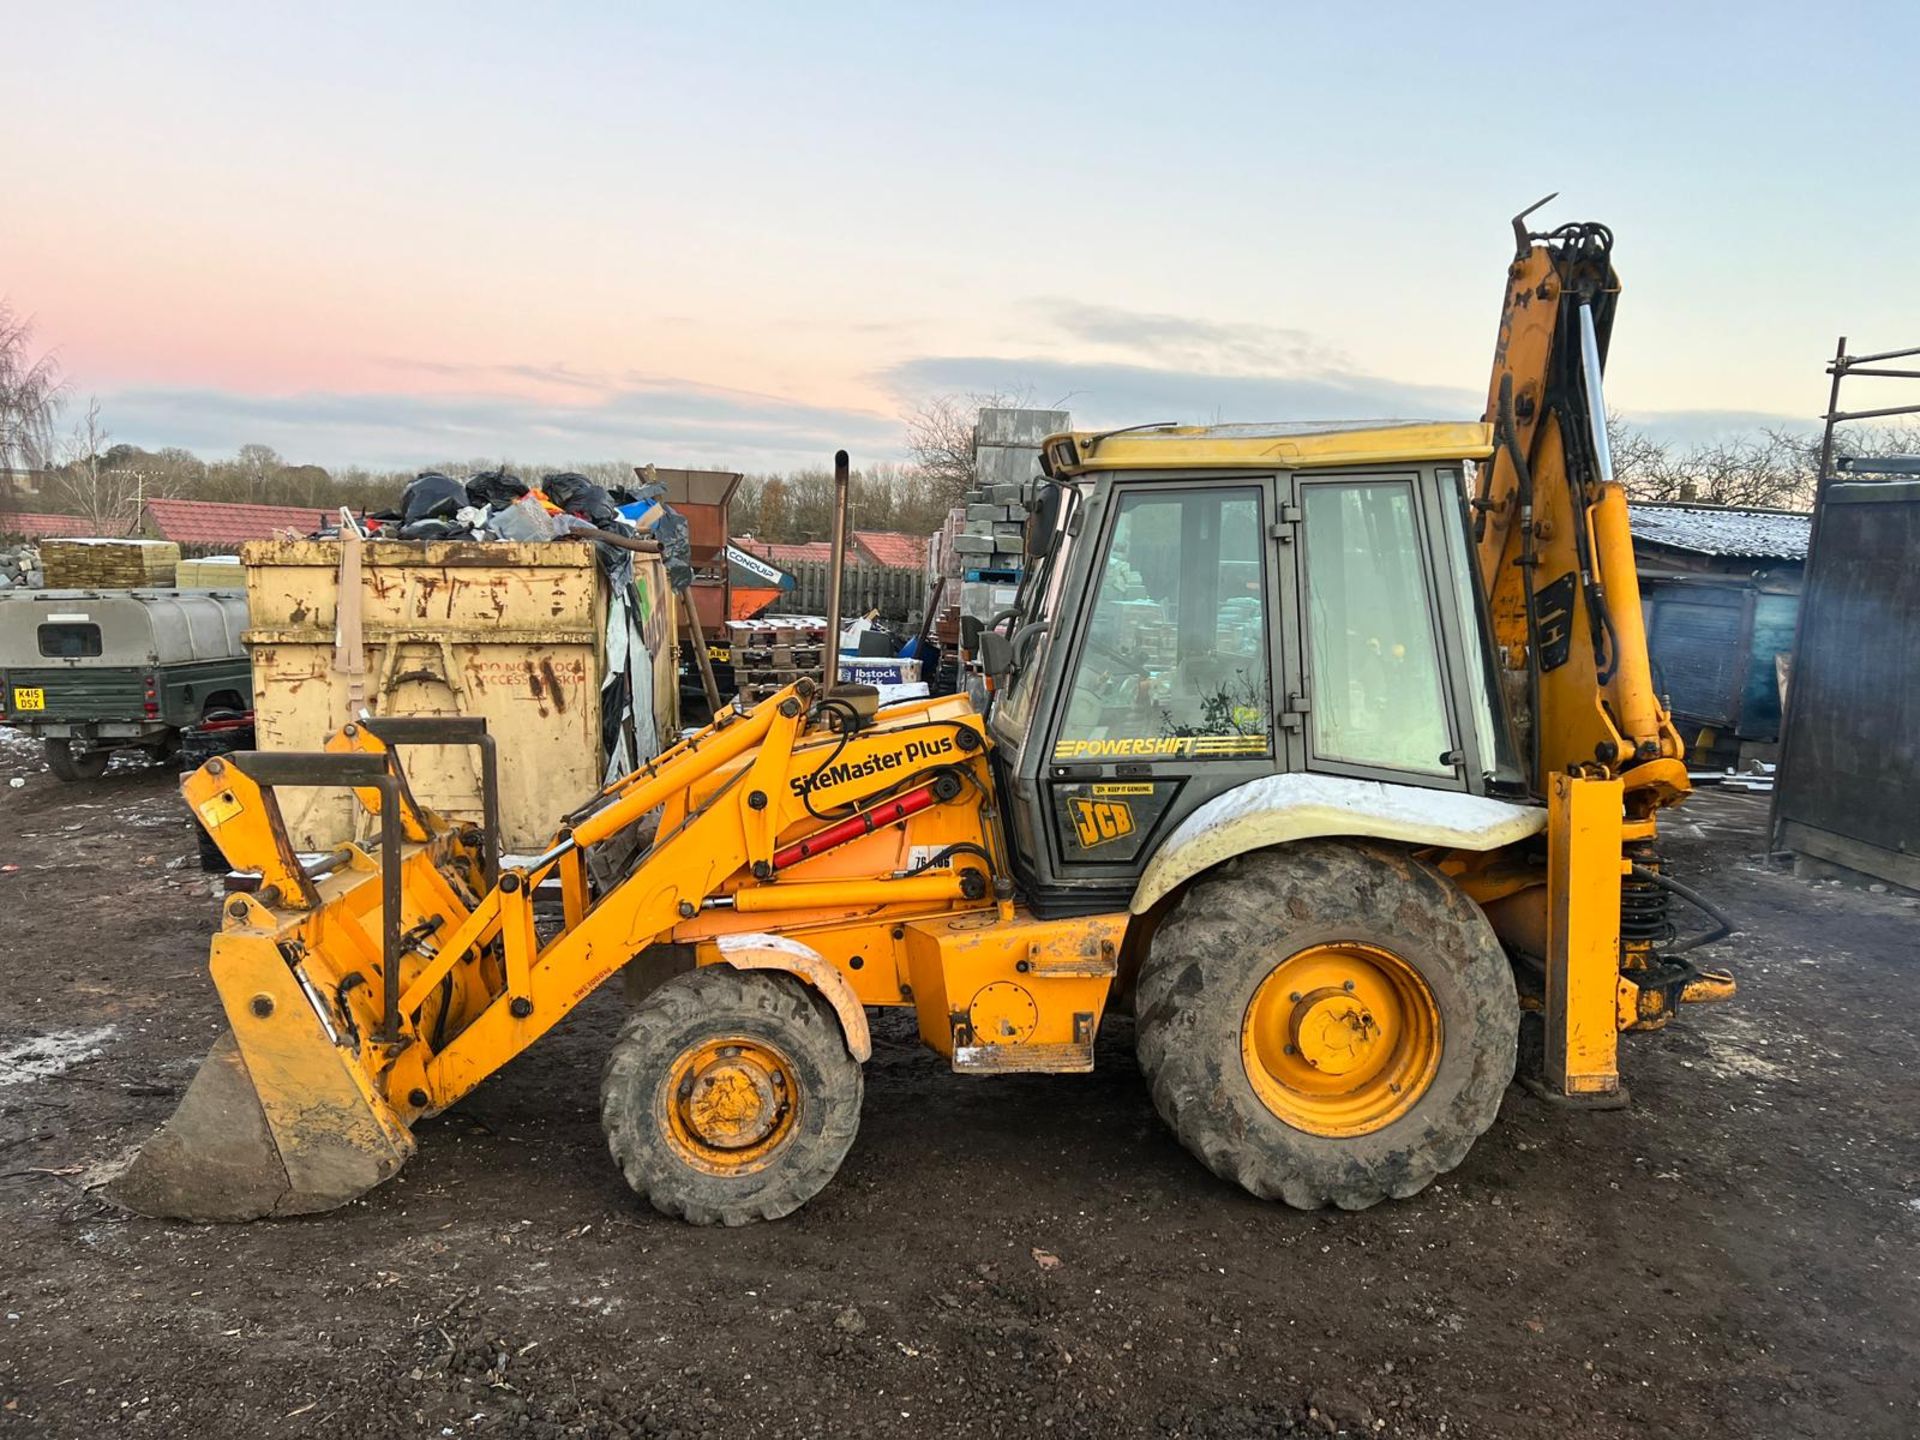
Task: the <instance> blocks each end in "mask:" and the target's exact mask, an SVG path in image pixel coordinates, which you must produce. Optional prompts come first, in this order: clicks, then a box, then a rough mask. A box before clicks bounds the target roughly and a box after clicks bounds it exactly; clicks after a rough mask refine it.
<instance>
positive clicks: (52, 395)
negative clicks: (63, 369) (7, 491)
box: [0, 300, 65, 488]
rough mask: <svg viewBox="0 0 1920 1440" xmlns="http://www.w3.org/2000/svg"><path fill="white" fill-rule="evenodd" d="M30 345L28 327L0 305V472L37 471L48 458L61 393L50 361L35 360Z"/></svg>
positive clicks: (56, 367)
mask: <svg viewBox="0 0 1920 1440" xmlns="http://www.w3.org/2000/svg"><path fill="white" fill-rule="evenodd" d="M32 345H33V322H32V321H31V320H28V319H26V318H25V317H24V316H22V315H19V314H17V313H16V312H15V311H14V309H13V307H12V306H10V305H8V304H7V303H6V301H4V300H0V470H14V469H19V470H37V469H39V468H40V467H41V466H43V465H45V464H46V463H47V462H48V460H49V459H50V458H51V456H52V452H53V448H54V433H53V426H54V419H55V416H56V415H57V414H58V413H59V410H60V401H61V399H62V396H63V394H64V391H65V387H64V386H63V385H62V384H61V381H60V367H59V365H58V364H57V363H56V362H55V360H54V358H53V356H51V355H46V354H43V355H40V356H38V357H37V358H36V357H35V356H34V355H33V353H32ZM0 488H3V487H0Z"/></svg>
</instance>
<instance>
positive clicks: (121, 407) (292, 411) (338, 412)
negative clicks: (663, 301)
mask: <svg viewBox="0 0 1920 1440" xmlns="http://www.w3.org/2000/svg"><path fill="white" fill-rule="evenodd" d="M490 368H493V369H495V370H497V371H500V372H508V371H511V370H514V369H515V368H518V367H511V366H500V367H490ZM449 369H450V370H451V369H452V367H449ZM563 373H567V374H570V375H571V374H572V372H564V371H563ZM576 378H578V379H579V380H580V383H581V384H582V385H583V386H585V387H587V388H588V389H590V390H591V391H592V394H591V397H590V398H589V399H587V400H586V402H585V403H568V404H554V403H552V402H550V401H546V400H542V399H539V398H534V397H529V396H516V395H510V394H493V393H486V394H477V393H475V394H425V395H419V394H382V393H312V394H300V395H250V394H244V393H241V392H237V391H232V390H212V389H175V388H153V387H144V388H129V389H125V390H120V391H117V392H111V393H107V394H103V395H102V397H101V408H102V411H103V413H104V416H105V418H106V421H107V423H108V425H109V426H110V427H111V429H112V431H113V435H114V438H115V439H117V440H124V441H128V442H130V443H133V444H136V445H141V446H145V447H147V448H150V449H152V448H157V447H159V446H163V445H179V446H184V447H186V448H187V449H190V450H194V451H196V452H198V453H200V454H201V455H205V456H214V455H226V454H231V453H233V452H234V451H235V450H236V449H238V447H239V446H241V445H243V444H263V445H271V446H272V447H273V448H274V449H276V450H278V451H280V453H281V454H283V455H285V456H286V457H287V458H288V459H289V460H293V461H297V462H301V463H311V464H319V465H333V466H338V465H352V464H357V465H368V466H375V467H381V468H386V467H395V468H405V467H409V466H414V465H421V464H429V463H434V462H437V461H442V460H451V459H466V458H470V457H474V456H482V455H486V456H499V457H505V458H511V459H514V460H516V461H519V462H522V463H561V462H565V461H575V460H593V459H606V458H611V457H615V456H622V457H627V458H630V459H633V460H636V461H654V462H657V463H660V464H666V465H685V466H690V467H696V468H697V467H703V466H714V467H723V468H727V469H735V470H747V471H765V470H792V469H798V468H803V467H819V466H825V465H829V464H831V463H832V458H833V452H834V451H835V450H836V449H840V448H846V449H849V450H851V451H853V452H854V453H855V455H856V456H858V457H859V459H860V460H861V461H862V462H868V461H873V460H895V459H898V458H900V443H901V435H900V427H899V423H898V421H896V420H895V419H894V418H893V417H892V416H889V415H879V414H874V413H870V412H865V411H859V410H850V409H848V410H842V409H832V408H828V407H822V406H812V405H804V404H798V403H795V402H792V401H787V400H782V399H779V398H778V397H774V396H766V395H757V394H754V393H752V392H750V391H735V390H724V389H719V388H715V387H711V386H703V385H699V384H697V383H693V382H685V381H665V380H663V381H656V382H651V383H634V382H632V381H630V380H629V381H626V382H624V383H620V384H617V385H615V386H613V387H612V388H601V386H600V384H599V382H598V381H596V380H594V379H593V377H576ZM547 383H554V382H553V381H552V380H551V379H549V380H548V382H547Z"/></svg>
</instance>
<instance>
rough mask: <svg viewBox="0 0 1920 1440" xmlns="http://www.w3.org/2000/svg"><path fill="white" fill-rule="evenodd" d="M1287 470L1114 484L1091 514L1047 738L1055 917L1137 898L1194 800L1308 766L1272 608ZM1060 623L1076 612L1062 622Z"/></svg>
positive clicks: (1045, 865)
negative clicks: (1161, 847)
mask: <svg viewBox="0 0 1920 1440" xmlns="http://www.w3.org/2000/svg"><path fill="white" fill-rule="evenodd" d="M1278 484H1279V479H1278V477H1276V476H1271V475H1268V476H1247V475H1234V476H1231V477H1224V478H1210V477H1207V476H1204V475H1196V476H1191V477H1181V476H1167V475H1164V474H1156V475H1154V476H1152V477H1151V478H1150V479H1149V478H1146V477H1143V478H1142V479H1140V480H1139V481H1129V480H1126V479H1124V478H1121V479H1118V480H1116V481H1115V482H1114V483H1113V485H1112V486H1111V488H1110V489H1108V490H1107V491H1106V492H1105V493H1104V495H1102V496H1101V497H1100V498H1099V503H1098V505H1097V507H1096V508H1097V510H1098V511H1099V513H1097V514H1090V515H1089V516H1088V528H1089V530H1090V531H1091V532H1092V538H1093V539H1094V542H1095V543H1094V545H1093V546H1092V547H1091V548H1092V552H1093V553H1092V557H1091V562H1090V570H1089V573H1088V574H1087V576H1086V580H1085V591H1084V593H1085V594H1086V596H1087V599H1086V601H1085V602H1084V603H1083V605H1082V607H1081V611H1080V614H1079V615H1078V616H1077V617H1074V628H1073V631H1072V638H1071V640H1070V642H1069V643H1068V645H1067V655H1068V656H1069V657H1070V658H1069V659H1068V662H1067V664H1066V666H1065V668H1064V671H1063V673H1062V676H1061V680H1060V689H1059V692H1058V695H1057V697H1056V701H1055V704H1054V706H1053V707H1052V715H1051V725H1050V730H1049V733H1048V734H1047V736H1046V738H1045V741H1044V749H1043V760H1042V764H1041V766H1040V773H1039V778H1040V785H1039V787H1038V788H1039V794H1040V799H1041V802H1042V810H1043V816H1044V819H1043V823H1042V825H1041V827H1040V830H1041V834H1040V835H1039V836H1037V837H1035V838H1036V839H1039V840H1040V841H1041V842H1042V844H1043V845H1044V847H1045V851H1046V853H1045V855H1044V857H1036V858H1040V859H1042V863H1041V864H1040V865H1039V866H1036V867H1035V868H1036V869H1037V870H1038V871H1039V872H1040V873H1039V874H1038V875H1036V876H1035V877H1033V878H1034V879H1035V880H1037V881H1038V882H1039V883H1038V884H1037V885H1033V886H1029V889H1030V890H1033V891H1034V892H1035V893H1034V895H1033V898H1034V900H1035V902H1036V904H1037V905H1038V906H1039V907H1040V908H1042V909H1049V908H1051V909H1069V908H1071V909H1102V908H1112V907H1114V906H1119V905H1124V904H1126V903H1127V900H1128V899H1129V898H1130V897H1131V895H1132V892H1133V888H1134V884H1135V882H1136V881H1137V880H1138V879H1139V876H1140V872H1141V871H1142V869H1143V868H1144V866H1145V862H1146V858H1147V857H1148V856H1150V855H1151V854H1152V853H1153V851H1154V849H1155V847H1156V846H1157V844H1158V842H1159V841H1160V840H1161V839H1162V838H1163V837H1164V836H1165V835H1166V834H1167V833H1168V832H1169V831H1171V830H1172V828H1173V827H1174V826H1175V825H1177V824H1178V823H1179V822H1180V820H1181V819H1183V818H1184V817H1185V816H1186V815H1187V814H1188V813H1190V812H1191V811H1192V810H1193V809H1194V808H1195V807H1196V806H1197V805H1199V804H1201V803H1202V802H1204V801H1205V800H1207V799H1209V798H1211V797H1212V796H1214V795H1217V794H1219V793H1221V792H1222V791H1224V790H1227V789H1230V788H1232V787H1233V786H1236V785H1239V784H1241V783H1243V782H1245V781H1246V780H1249V779H1252V778H1255V777H1256V776H1260V775H1267V774H1271V773H1273V772H1274V771H1275V770H1276V769H1283V768H1289V767H1291V766H1294V765H1297V764H1298V763H1299V760H1300V758H1301V754H1302V753H1303V752H1302V751H1301V750H1300V749H1299V743H1298V739H1297V734H1298V732H1297V731H1294V730H1289V729H1287V728H1286V727H1285V724H1284V723H1283V719H1282V717H1284V715H1285V714H1286V710H1285V707H1286V704H1287V696H1288V695H1289V693H1292V691H1294V690H1296V689H1297V681H1294V680H1292V679H1290V676H1289V672H1288V668H1287V667H1288V664H1289V658H1288V655H1287V653H1286V650H1285V647H1284V645H1283V643H1282V636H1283V634H1284V632H1285V629H1286V626H1285V625H1284V623H1282V619H1281V617H1280V616H1279V615H1278V614H1277V613H1276V612H1277V610H1278V608H1279V607H1278V605H1277V603H1276V602H1277V600H1278V597H1279V596H1280V595H1281V594H1282V593H1283V589H1282V586H1283V583H1284V582H1285V580H1286V578H1287V577H1288V576H1289V575H1290V571H1289V570H1288V569H1287V568H1286V565H1285V563H1284V562H1283V558H1282V556H1281V554H1280V549H1281V546H1280V529H1279V526H1278V524H1277V515H1276V499H1277V496H1278V493H1279V491H1278V488H1277V487H1278ZM1064 618H1065V617H1063V619H1064Z"/></svg>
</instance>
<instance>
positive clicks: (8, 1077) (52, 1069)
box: [0, 1025, 114, 1085]
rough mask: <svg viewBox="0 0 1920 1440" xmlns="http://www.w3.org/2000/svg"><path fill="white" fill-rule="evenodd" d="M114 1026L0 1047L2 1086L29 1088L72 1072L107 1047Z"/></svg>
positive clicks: (37, 1037)
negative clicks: (41, 1081) (38, 1081)
mask: <svg viewBox="0 0 1920 1440" xmlns="http://www.w3.org/2000/svg"><path fill="white" fill-rule="evenodd" d="M113 1036H114V1027H113V1026H111V1025H101V1026H97V1027H96V1028H94V1029H92V1030H55V1031H53V1032H51V1033H50V1034H46V1035H35V1036H32V1037H31V1038H29V1039H26V1040H18V1041H15V1042H14V1043H13V1044H11V1045H6V1046H0V1085H30V1084H32V1083H33V1082H34V1081H35V1080H47V1079H51V1078H52V1077H53V1076H55V1075H59V1074H61V1073H62V1072H64V1071H67V1070H71V1069H72V1068H73V1067H74V1066H75V1065H78V1064H79V1063H80V1062H81V1061H82V1060H91V1059H93V1057H94V1056H96V1055H98V1054H100V1053H101V1052H102V1051H103V1050H105V1049H106V1048H107V1041H109V1040H111V1039H112V1038H113Z"/></svg>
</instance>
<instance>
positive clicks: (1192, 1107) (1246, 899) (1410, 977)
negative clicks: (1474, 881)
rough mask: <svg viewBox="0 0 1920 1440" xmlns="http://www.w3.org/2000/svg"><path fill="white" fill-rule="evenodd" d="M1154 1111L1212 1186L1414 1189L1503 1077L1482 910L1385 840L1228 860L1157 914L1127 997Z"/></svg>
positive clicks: (1295, 1193) (1325, 1192)
mask: <svg viewBox="0 0 1920 1440" xmlns="http://www.w3.org/2000/svg"><path fill="white" fill-rule="evenodd" d="M1135 993H1136V999H1135V1011H1136V1015H1137V1017H1138V1018H1137V1025H1136V1030H1135V1035H1136V1041H1135V1043H1136V1046H1137V1048H1138V1051H1139V1057H1140V1068H1141V1070H1142V1071H1143V1072H1144V1073H1145V1075H1146V1077H1147V1081H1148V1084H1149V1085H1150V1086H1151V1087H1152V1091H1153V1101H1154V1106H1155V1108H1156V1109H1158V1110H1159V1112H1160V1114H1161V1117H1162V1118H1163V1119H1165V1120H1166V1122H1167V1123H1168V1125H1170V1126H1171V1127H1172V1128H1173V1131H1174V1133H1175V1134H1176V1135H1178V1136H1179V1137H1180V1141H1181V1143H1182V1144H1184V1145H1185V1146H1186V1147H1187V1148H1188V1149H1189V1150H1191V1151H1192V1152H1193V1153H1194V1154H1195V1155H1197V1156H1199V1157H1200V1159H1201V1160H1202V1161H1203V1162H1204V1163H1205V1164H1206V1166H1207V1168H1208V1169H1210V1170H1212V1171H1213V1172H1214V1173H1215V1174H1216V1175H1219V1176H1220V1177H1221V1178H1223V1179H1226V1180H1232V1181H1234V1182H1235V1183H1236V1184H1239V1185H1241V1186H1243V1187H1245V1188H1246V1189H1247V1190H1249V1191H1251V1192H1252V1193H1253V1194H1255V1195H1259V1196H1261V1197H1263V1198H1266V1199H1274V1200H1284V1201H1285V1202H1286V1203H1287V1204H1289V1205H1292V1206H1296V1207H1298V1208H1300V1209H1317V1208H1319V1207H1321V1206H1324V1205H1337V1206H1339V1207H1340V1208H1341V1209H1343V1210H1361V1209H1365V1208H1366V1207H1367V1206H1369V1205H1373V1204H1376V1203H1378V1202H1379V1201H1381V1200H1384V1199H1386V1198H1388V1197H1389V1196H1391V1197H1393V1198H1396V1199H1404V1198H1405V1197H1407V1196H1409V1195H1412V1194H1415V1193H1416V1192H1418V1191H1419V1190H1421V1189H1423V1188H1424V1187H1425V1186H1426V1185H1428V1184H1429V1183H1430V1182H1431V1181H1432V1180H1433V1178H1434V1177H1435V1176H1437V1175H1441V1174H1444V1173H1445V1172H1447V1171H1448V1170H1451V1169H1453V1167H1454V1166H1456V1165H1458V1164H1459V1163H1460V1162H1461V1160H1463V1159H1464V1158H1466V1154H1467V1151H1468V1150H1469V1149H1470V1148H1471V1147H1472V1145H1473V1142H1474V1141H1475V1140H1476V1139H1478V1138H1479V1137H1480V1135H1481V1134H1483V1133H1484V1132H1485V1131H1486V1129H1487V1127H1488V1126H1489V1125H1491V1124H1492V1123H1493V1119H1494V1116H1495V1115H1496V1114H1497V1113H1498V1112H1499V1109H1500V1099H1501V1096H1502V1094H1503V1093H1504V1092H1505V1090H1506V1087H1507V1084H1508V1082H1509V1081H1510V1080H1512V1078H1513V1071H1514V1061H1515V1051H1516V1046H1517V1041H1518V1034H1519V1025H1520V1008H1519V1000H1518V998H1517V996H1516V994H1515V990H1514V983H1513V972H1512V970H1511V968H1510V967H1509V965H1508V962H1507V958H1506V955H1505V953H1504V952H1503V951H1502V950H1501V948H1500V943H1499V941H1498V939H1496V938H1495V936H1494V933H1493V928H1492V926H1490V925H1489V924H1488V923H1487V920H1486V917H1485V916H1484V915H1483V914H1482V913H1481V912H1480V909H1479V907H1478V906H1476V905H1475V904H1474V903H1473V902H1472V901H1471V900H1470V899H1468V898H1467V896H1466V895H1464V894H1463V893H1462V892H1461V891H1460V889H1459V887H1458V886H1456V885H1454V884H1453V882H1452V881H1450V880H1448V879H1447V878H1446V877H1445V876H1443V875H1441V874H1440V873H1439V872H1438V871H1437V870H1435V869H1433V868H1432V867H1430V866H1428V865H1425V864H1423V863H1421V862H1420V861H1418V860H1415V859H1413V858H1412V857H1411V856H1409V855H1407V854H1405V853H1404V852H1402V851H1399V850H1396V849H1393V848H1391V847H1389V846H1385V845H1373V844H1366V843H1356V842H1350V841H1327V840H1314V841H1305V842H1302V843H1300V844H1297V845H1291V846H1288V847H1286V848H1285V849H1282V850H1271V851H1260V852H1257V853H1255V854H1251V855H1244V856H1241V857H1239V858H1237V859H1235V860H1231V861H1228V862H1227V863H1226V864H1224V865H1222V866H1220V867H1219V868H1218V869H1217V870H1214V871H1212V872H1210V873H1209V874H1208V875H1207V876H1206V877H1205V878H1203V879H1201V880H1198V881H1196V882H1195V883H1194V884H1193V885H1192V886H1191V887H1190V888H1189V889H1188V891H1187V893H1186V894H1185V895H1184V896H1183V897H1182V898H1181V900H1180V903H1179V904H1178V905H1177V906H1175V907H1174V909H1173V911H1172V912H1171V913H1170V914H1169V915H1168V916H1167V917H1166V919H1165V920H1164V921H1163V922H1162V924H1161V926H1160V928H1159V930H1158V931H1157V932H1156V934H1155V935H1154V937H1153V943H1152V947H1151V952H1150V954H1149V955H1148V958H1147V960H1146V962H1145V964H1144V965H1143V966H1142V967H1141V972H1140V978H1139V983H1138V986H1137V989H1136V992H1135Z"/></svg>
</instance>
